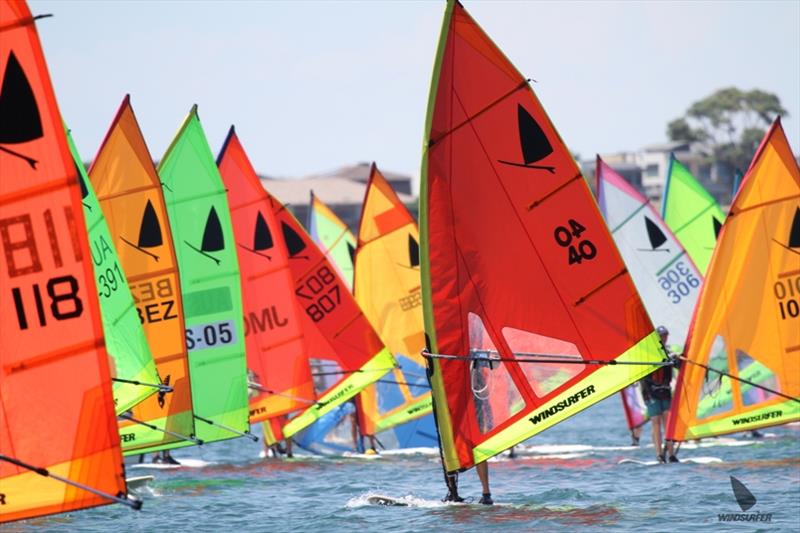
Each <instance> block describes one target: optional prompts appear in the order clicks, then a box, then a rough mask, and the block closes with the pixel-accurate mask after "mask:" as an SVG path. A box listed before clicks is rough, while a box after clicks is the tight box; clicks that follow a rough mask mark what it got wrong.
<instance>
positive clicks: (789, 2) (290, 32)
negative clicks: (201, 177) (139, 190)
mask: <svg viewBox="0 0 800 533" xmlns="http://www.w3.org/2000/svg"><path fill="white" fill-rule="evenodd" d="M464 5H465V7H466V8H467V10H468V11H469V12H470V13H471V14H472V16H473V17H474V18H475V19H476V21H477V22H478V23H479V24H480V25H481V26H482V27H483V29H484V30H485V31H486V32H487V33H488V35H489V36H490V37H491V38H492V39H493V40H494V42H495V43H497V45H498V46H499V47H500V48H501V49H502V50H503V51H504V52H505V54H506V56H507V57H509V59H511V61H512V62H513V63H514V64H515V65H516V66H517V68H518V69H519V71H520V72H522V73H523V75H526V76H527V77H529V78H533V79H535V80H536V83H534V84H533V89H534V91H535V92H536V93H537V95H538V97H539V99H540V100H541V102H542V104H543V105H544V107H545V109H546V110H547V112H548V114H549V115H550V118H551V120H552V121H553V123H554V124H555V126H556V128H557V129H558V130H559V133H560V134H561V137H562V138H563V139H564V141H565V142H566V144H567V146H568V147H569V148H570V150H571V151H572V152H573V153H578V154H580V155H581V157H582V158H592V157H593V156H594V154H595V153H609V152H618V151H634V150H637V149H640V148H642V147H643V146H646V145H649V144H654V143H660V142H665V141H667V136H666V125H667V123H668V122H669V121H671V120H672V119H674V118H677V117H680V116H682V115H683V114H684V113H685V111H686V110H687V109H688V107H689V106H690V105H691V104H692V103H693V102H695V101H697V100H699V99H701V98H703V97H705V96H707V95H709V94H711V93H712V92H714V91H715V90H717V89H720V88H723V87H730V86H736V87H739V88H741V89H745V90H749V89H754V88H760V89H763V90H766V91H769V92H773V93H775V94H777V95H778V96H779V98H780V100H781V102H782V104H783V106H784V107H785V108H786V109H787V110H788V112H789V117H787V118H785V119H784V121H783V125H784V128H785V129H786V133H787V135H788V137H789V141H790V143H791V145H792V148H793V150H794V152H795V154H797V153H798V152H800V0H785V1H773V2H770V1H754V2H747V1H736V2H733V1H706V2H703V1H692V2H681V1H647V2H644V1H643V2H634V1H622V2H606V1H591V2H580V1H571V2H570V1H566V2H523V1H516V2H482V1H469V0H464ZM30 6H31V11H32V12H33V14H34V15H36V14H43V13H52V14H53V15H54V17H52V18H47V19H42V20H39V21H38V22H37V27H38V31H39V35H40V38H41V40H42V44H43V47H44V52H45V57H46V59H47V63H48V66H49V69H50V74H51V77H52V79H53V85H54V87H55V91H56V96H57V99H58V102H59V106H60V109H61V113H62V115H63V117H64V120H65V121H66V122H67V123H68V125H69V127H70V128H71V130H72V133H73V137H74V138H75V141H76V143H77V146H78V149H79V151H80V153H81V155H82V157H83V158H84V159H85V160H89V159H92V158H94V155H95V153H96V152H97V149H98V148H99V145H100V143H101V142H102V139H103V137H104V136H105V133H106V131H107V129H108V127H109V126H110V123H111V120H112V119H113V117H114V115H115V113H116V110H117V108H118V107H119V104H120V103H121V102H122V99H123V97H124V96H125V94H127V93H130V95H131V102H132V104H133V107H134V111H135V112H136V115H137V117H138V119H139V123H140V126H141V127H142V130H143V132H144V135H145V139H146V140H147V142H148V145H149V147H150V151H151V153H152V154H153V157H154V158H155V159H160V158H161V155H162V154H163V153H164V151H165V150H166V148H167V146H168V145H169V143H170V141H171V140H172V138H173V136H174V135H175V133H176V132H177V130H178V127H179V126H180V124H181V122H182V121H183V119H184V117H185V116H186V114H187V113H188V112H189V109H190V108H191V106H192V104H194V103H197V104H198V106H199V115H200V119H201V122H202V124H203V127H204V128H205V131H206V134H207V136H208V139H209V143H210V145H211V148H212V151H213V152H214V153H215V155H216V153H217V152H218V151H219V149H220V147H221V145H222V142H223V140H224V138H225V135H226V134H227V131H228V128H229V127H230V125H231V124H235V126H236V131H237V133H238V135H239V137H240V139H241V141H242V143H243V145H244V147H245V149H246V150H247V151H248V154H249V156H250V159H251V160H252V162H253V164H254V166H255V168H256V169H257V171H259V172H260V173H262V174H267V175H269V176H273V177H301V176H305V175H309V174H312V173H320V172H328V171H333V170H334V169H336V168H338V167H340V166H342V165H349V164H353V163H357V162H366V161H373V160H374V161H376V162H377V163H378V166H379V167H380V168H383V169H385V170H391V171H395V172H403V173H407V174H410V175H412V176H419V166H420V160H421V146H422V136H423V126H424V121H425V112H426V108H427V99H428V91H429V85H430V79H431V72H432V68H433V60H434V54H435V51H436V46H437V43H438V37H439V31H440V28H441V21H442V15H443V13H444V7H445V4H444V2H443V1H424V2H423V1H416V2H413V1H386V2H366V1H364V2H353V1H348V2H344V1H341V2H339V1H325V2H315V1H295V2H279V1H272V2H258V1H242V2H237V1H229V2H214V1H202V2H201V1H182V2H155V1H138V2H132V1H131V2H125V1H117V2H96V1H83V2H80V1H64V0H58V1H53V0H33V1H30Z"/></svg>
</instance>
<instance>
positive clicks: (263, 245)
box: [239, 211, 275, 261]
mask: <svg viewBox="0 0 800 533" xmlns="http://www.w3.org/2000/svg"><path fill="white" fill-rule="evenodd" d="M274 245H275V243H274V242H273V240H272V233H271V232H270V231H269V226H268V225H267V221H266V219H264V215H262V214H261V211H259V212H258V216H256V227H255V230H254V231H253V247H252V248H248V247H247V246H245V245H243V244H240V245H239V246H241V247H242V248H244V249H245V250H247V251H248V252H253V253H254V254H256V255H260V256H261V257H266V258H267V259H269V260H270V261H272V257H270V256H269V255H267V254H265V253H263V252H265V251H266V250H269V249H271V248H272V247H273V246H274Z"/></svg>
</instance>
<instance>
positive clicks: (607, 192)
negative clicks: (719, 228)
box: [595, 156, 703, 429]
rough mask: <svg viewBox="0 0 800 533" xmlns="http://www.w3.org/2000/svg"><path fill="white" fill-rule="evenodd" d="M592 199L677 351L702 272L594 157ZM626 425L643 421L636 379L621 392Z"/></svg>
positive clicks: (646, 206)
mask: <svg viewBox="0 0 800 533" xmlns="http://www.w3.org/2000/svg"><path fill="white" fill-rule="evenodd" d="M595 176H596V178H597V202H598V205H599V207H600V212H601V213H602V214H603V217H604V218H605V220H606V224H607V225H608V228H609V230H610V231H611V235H612V236H613V237H614V242H615V243H616V245H617V248H618V249H619V251H620V253H621V254H622V259H623V260H624V261H625V265H626V267H627V269H628V273H629V274H630V276H631V278H632V279H633V282H634V284H635V285H636V288H637V290H638V292H639V295H640V296H641V298H642V301H643V303H644V306H645V308H646V309H647V312H648V314H649V315H650V319H651V320H653V322H654V323H656V324H658V325H662V326H665V327H666V328H667V329H668V330H669V339H668V342H669V344H670V350H671V351H673V352H674V353H682V352H683V345H684V343H685V341H686V335H687V333H688V331H689V322H690V320H691V316H692V312H693V310H694V306H695V303H696V302H697V296H698V295H699V294H700V284H701V282H702V279H703V278H702V276H701V275H700V273H699V272H698V271H697V268H696V267H695V266H694V263H693V262H692V260H691V258H690V257H689V255H688V254H687V253H686V250H685V249H684V248H683V246H681V243H680V242H678V239H677V238H676V237H675V236H674V235H673V234H672V232H671V231H670V229H669V227H668V226H667V225H666V223H665V222H664V220H663V219H662V218H661V216H660V215H659V214H658V213H657V212H656V210H655V209H654V208H653V207H652V206H651V205H650V202H649V200H648V199H647V198H645V197H644V196H643V195H642V194H641V193H640V192H639V191H637V190H636V189H634V188H633V187H632V186H631V185H630V184H629V183H628V182H627V181H625V179H624V178H623V177H622V176H620V175H619V174H617V173H616V172H614V170H613V169H612V168H611V167H610V166H608V165H607V164H606V163H605V162H604V161H603V160H602V159H600V156H598V157H597V166H596V172H595ZM621 397H622V402H623V406H624V408H625V417H626V420H627V422H628V427H629V428H630V429H634V428H636V427H639V426H641V425H642V424H644V423H645V422H647V420H648V417H647V408H646V406H645V405H644V401H643V400H642V399H641V390H640V387H639V384H638V383H635V384H633V385H630V386H629V387H626V388H625V389H624V390H623V391H622V394H621Z"/></svg>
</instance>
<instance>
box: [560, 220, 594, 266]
mask: <svg viewBox="0 0 800 533" xmlns="http://www.w3.org/2000/svg"><path fill="white" fill-rule="evenodd" d="M567 225H568V226H569V227H567V226H558V227H557V228H556V229H555V230H553V237H554V238H555V239H556V242H557V243H558V245H559V246H561V247H564V248H568V251H567V256H568V259H569V264H570V265H579V264H581V263H582V262H583V260H584V259H586V260H591V259H594V258H595V256H597V247H596V246H595V245H594V243H593V242H592V241H590V240H589V239H581V238H580V237H581V234H582V233H583V232H584V231H586V228H585V227H584V226H582V225H581V224H580V222H578V221H577V220H575V219H574V218H571V219H569V221H568V222H567Z"/></svg>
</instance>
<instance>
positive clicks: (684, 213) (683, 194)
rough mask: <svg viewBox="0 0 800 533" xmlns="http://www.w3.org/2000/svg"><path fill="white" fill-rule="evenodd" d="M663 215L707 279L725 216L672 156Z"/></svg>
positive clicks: (697, 182) (711, 198)
mask: <svg viewBox="0 0 800 533" xmlns="http://www.w3.org/2000/svg"><path fill="white" fill-rule="evenodd" d="M661 215H662V216H663V217H664V222H666V223H667V226H669V228H670V229H671V230H672V232H673V233H674V234H675V236H676V237H677V238H678V240H679V241H680V243H681V244H682V245H683V247H684V248H685V249H686V251H687V252H688V254H689V257H690V258H691V259H692V261H693V262H694V264H695V265H697V270H698V271H699V272H700V274H701V275H703V276H704V275H705V273H706V269H707V268H708V262H709V261H710V260H711V254H712V252H713V251H714V247H715V246H716V244H717V238H718V236H719V232H720V229H721V228H722V224H723V222H725V213H723V212H722V209H720V207H719V204H718V203H717V201H716V200H715V199H714V197H713V196H711V195H710V194H709V193H708V191H706V190H705V189H704V188H703V186H702V185H701V184H700V182H699V181H697V179H695V177H694V176H692V174H691V172H689V169H688V168H686V167H685V166H684V165H683V164H681V162H680V161H678V160H677V158H675V156H674V155H672V154H671V155H670V162H669V170H668V171H667V180H666V185H665V186H664V198H663V200H662V203H661Z"/></svg>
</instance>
